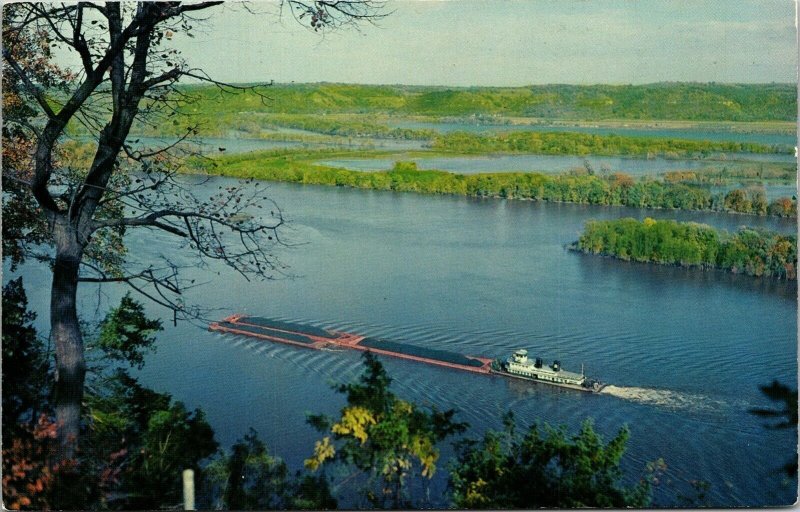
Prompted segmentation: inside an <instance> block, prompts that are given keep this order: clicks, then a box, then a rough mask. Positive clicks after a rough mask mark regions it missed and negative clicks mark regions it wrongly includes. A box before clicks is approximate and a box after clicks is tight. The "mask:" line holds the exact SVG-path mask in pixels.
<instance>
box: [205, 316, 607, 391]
mask: <svg viewBox="0 0 800 512" xmlns="http://www.w3.org/2000/svg"><path fill="white" fill-rule="evenodd" d="M209 330H211V331H217V332H224V333H230V334H238V335H242V336H248V337H251V338H256V339H261V340H264V341H271V342H275V343H283V344H286V345H293V346H296V347H302V348H310V349H315V350H328V351H341V350H346V349H349V350H360V351H370V352H372V353H374V354H380V355H385V356H390V357H397V358H400V359H406V360H410V361H417V362H421V363H427V364H432V365H435V366H442V367H445V368H453V369H456V370H462V371H468V372H471V373H482V374H487V375H488V374H496V375H501V376H504V377H511V378H517V379H523V380H527V381H532V382H540V383H543V384H550V385H554V386H559V387H565V388H569V389H576V390H580V391H591V392H597V391H600V389H602V387H603V385H602V384H600V383H599V382H597V381H594V380H589V379H587V378H586V377H585V375H584V374H583V371H582V370H581V373H580V374H578V373H573V372H569V371H566V370H563V369H562V368H561V364H560V363H559V362H558V361H555V362H554V363H553V364H552V365H549V366H545V365H543V364H542V362H541V359H538V358H537V359H535V360H534V361H529V360H528V358H527V351H526V350H524V349H521V350H517V351H516V352H515V353H514V354H513V355H512V356H511V357H510V358H508V360H507V361H505V362H501V361H499V360H493V359H491V358H487V357H481V356H474V355H462V354H457V353H454V352H448V351H444V350H437V349H432V348H426V347H417V346H414V345H408V344H404V343H398V342H395V341H390V340H385V339H382V338H372V337H367V336H360V335H357V334H351V333H346V332H337V331H330V330H327V329H321V328H318V327H312V326H308V325H303V324H297V323H293V322H283V321H279V320H271V319H268V318H261V317H254V316H246V315H239V314H237V315H232V316H229V317H227V318H225V319H224V320H222V321H220V322H212V323H211V324H210V325H209Z"/></svg>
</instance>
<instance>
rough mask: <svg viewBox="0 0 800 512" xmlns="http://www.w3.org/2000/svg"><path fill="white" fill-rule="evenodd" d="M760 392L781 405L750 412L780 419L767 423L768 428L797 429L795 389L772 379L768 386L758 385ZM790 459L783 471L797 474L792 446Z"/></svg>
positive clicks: (794, 452)
mask: <svg viewBox="0 0 800 512" xmlns="http://www.w3.org/2000/svg"><path fill="white" fill-rule="evenodd" d="M759 388H760V389H761V392H762V393H763V394H764V396H766V397H767V398H769V399H770V400H772V401H773V402H778V403H781V404H782V405H783V408H781V409H764V408H755V409H750V413H751V414H755V415H756V416H760V417H762V418H772V419H776V418H777V419H780V420H781V421H778V422H777V423H772V424H769V425H767V426H766V427H767V428H770V429H775V428H779V429H786V428H791V429H795V431H796V430H797V390H796V389H791V388H790V387H789V386H787V385H785V384H781V383H780V382H778V381H777V380H774V381H772V383H771V384H770V385H768V386H759ZM790 457H791V458H790V460H789V462H787V463H786V464H784V466H783V468H782V469H783V472H784V473H786V475H787V476H789V477H796V476H797V453H796V451H795V450H794V447H793V448H792V450H791V454H790Z"/></svg>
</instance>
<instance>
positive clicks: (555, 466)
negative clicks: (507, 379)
mask: <svg viewBox="0 0 800 512" xmlns="http://www.w3.org/2000/svg"><path fill="white" fill-rule="evenodd" d="M504 425H505V429H504V430H503V431H501V432H495V431H489V432H487V433H486V434H485V436H484V438H483V440H482V441H480V442H477V441H475V440H467V441H465V442H463V443H461V446H460V451H459V454H458V460H457V462H456V463H455V464H454V467H453V468H452V471H451V474H450V484H451V487H452V489H453V504H454V505H455V506H456V507H457V508H482V509H486V508H488V509H507V508H513V509H533V508H540V507H546V508H585V507H613V508H624V507H643V506H646V505H647V504H648V497H649V489H650V484H649V481H648V480H646V479H642V481H641V482H640V483H639V484H638V485H635V486H633V487H623V486H622V485H621V484H620V482H619V480H620V477H621V476H622V473H621V470H620V468H619V463H620V460H621V459H622V455H623V454H624V452H625V444H626V442H627V440H628V436H629V433H628V430H627V428H623V429H621V430H620V431H619V432H618V433H617V435H616V436H615V437H614V438H613V439H612V440H611V441H609V442H608V443H604V442H603V440H602V439H601V437H600V436H599V435H598V434H597V433H596V432H595V431H594V428H593V427H592V423H591V421H588V420H587V421H586V422H584V423H583V425H582V426H581V429H580V431H579V432H578V433H577V434H575V435H574V436H571V437H569V436H568V435H567V432H566V430H565V429H564V428H563V427H562V428H553V427H550V426H548V425H545V426H544V427H540V426H538V425H535V424H534V425H532V426H531V427H530V428H529V429H528V430H527V432H525V433H524V435H520V434H519V433H518V432H517V430H516V426H515V424H514V417H513V414H511V413H508V414H507V415H506V416H505V418H504Z"/></svg>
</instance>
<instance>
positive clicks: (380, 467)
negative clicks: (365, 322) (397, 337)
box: [305, 352, 466, 508]
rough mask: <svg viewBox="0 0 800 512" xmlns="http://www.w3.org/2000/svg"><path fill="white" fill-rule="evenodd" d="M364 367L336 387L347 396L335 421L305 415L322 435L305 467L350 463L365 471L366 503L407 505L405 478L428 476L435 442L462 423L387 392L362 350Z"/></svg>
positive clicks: (386, 381) (377, 366) (383, 376)
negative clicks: (351, 380)
mask: <svg viewBox="0 0 800 512" xmlns="http://www.w3.org/2000/svg"><path fill="white" fill-rule="evenodd" d="M364 367H365V368H364V372H363V373H362V374H361V376H360V377H359V380H358V382H356V383H350V384H342V385H340V386H337V387H336V389H337V391H339V392H340V393H343V394H346V395H347V406H346V407H345V408H344V409H342V414H341V417H340V418H339V419H338V420H333V419H331V418H327V417H324V416H311V417H310V418H309V423H310V424H311V425H312V426H314V427H315V428H317V429H318V430H319V431H320V432H323V433H325V434H328V435H326V436H325V437H324V438H323V439H322V440H320V441H318V442H317V443H316V445H315V447H314V453H313V455H312V456H311V457H310V458H308V459H307V460H306V462H305V465H306V467H307V468H308V469H310V470H312V471H316V470H317V469H319V468H321V467H323V466H324V465H327V464H330V463H331V462H334V461H338V462H341V463H344V464H347V465H353V466H355V468H356V469H358V470H359V471H361V472H363V473H366V474H368V475H369V483H368V486H367V488H366V489H365V492H366V496H367V498H368V500H369V501H370V503H371V505H372V506H385V505H386V504H391V505H392V506H393V507H395V508H398V507H403V506H409V505H410V500H408V498H407V497H406V496H405V488H404V486H405V484H406V480H407V478H408V477H409V476H411V475H415V474H416V473H417V471H418V472H419V476H421V477H423V478H431V477H432V476H433V474H434V472H435V471H436V461H437V460H438V459H439V449H438V448H437V447H436V444H437V443H438V442H440V441H442V440H444V439H445V438H446V437H448V436H450V435H453V434H455V433H457V432H461V431H463V430H464V429H465V428H466V427H465V425H464V424H462V423H457V422H454V421H453V415H454V414H455V412H454V411H452V410H449V411H445V412H438V411H437V410H435V409H433V410H431V411H425V410H422V409H420V408H419V407H417V406H416V405H415V404H413V403H410V402H406V401H404V400H401V399H399V398H397V397H396V396H395V395H394V394H393V393H392V392H391V391H390V390H389V385H390V384H391V378H390V377H389V376H388V375H387V373H386V371H385V370H384V368H383V365H381V363H380V362H379V361H378V360H377V359H376V358H375V357H374V356H373V355H372V354H371V353H370V352H365V353H364ZM331 437H332V438H333V441H331ZM375 485H377V486H378V489H375V487H374V486H375Z"/></svg>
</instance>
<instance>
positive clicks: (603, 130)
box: [389, 121, 797, 146]
mask: <svg viewBox="0 0 800 512" xmlns="http://www.w3.org/2000/svg"><path fill="white" fill-rule="evenodd" d="M389 126H392V127H397V128H409V129H413V130H436V131H438V132H441V133H451V132H459V131H460V132H473V133H493V132H507V131H515V132H516V131H534V132H581V133H594V134H597V135H625V136H630V137H660V138H670V139H690V140H711V141H729V142H757V143H759V144H786V145H789V146H796V145H797V138H796V136H795V134H793V133H788V134H787V133H781V132H766V131H763V132H762V131H752V132H743V131H734V130H725V129H710V128H709V127H706V126H701V127H697V128H665V127H641V126H614V127H606V126H568V125H564V124H555V125H553V124H546V123H543V124H528V125H525V124H520V125H510V124H509V125H491V124H479V123H468V122H461V123H457V122H442V123H433V122H424V121H390V122H389Z"/></svg>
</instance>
